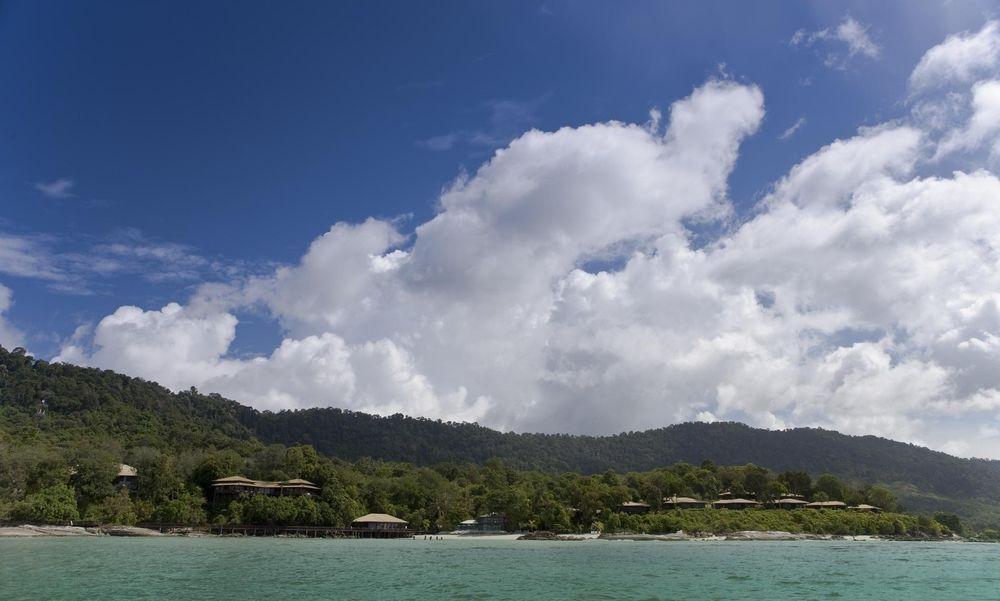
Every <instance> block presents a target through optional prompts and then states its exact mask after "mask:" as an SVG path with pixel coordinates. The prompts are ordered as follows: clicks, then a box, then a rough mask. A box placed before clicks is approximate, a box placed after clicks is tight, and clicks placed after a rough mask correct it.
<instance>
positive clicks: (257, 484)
mask: <svg viewBox="0 0 1000 601" xmlns="http://www.w3.org/2000/svg"><path fill="white" fill-rule="evenodd" d="M212 486H250V487H253V488H308V489H311V490H319V487H318V486H316V485H315V484H313V483H312V482H310V481H308V480H302V479H301V478H296V479H294V480H283V481H281V482H268V481H265V480H251V479H250V478H244V477H243V476H226V477H225V478H219V479H218V480H213V481H212Z"/></svg>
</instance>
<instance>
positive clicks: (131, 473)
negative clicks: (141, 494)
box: [115, 463, 139, 492]
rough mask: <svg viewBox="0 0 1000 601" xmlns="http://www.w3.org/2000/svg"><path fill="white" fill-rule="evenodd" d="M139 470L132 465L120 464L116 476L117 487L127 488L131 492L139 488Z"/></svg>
mask: <svg viewBox="0 0 1000 601" xmlns="http://www.w3.org/2000/svg"><path fill="white" fill-rule="evenodd" d="M138 484H139V472H138V470H136V469H135V468H134V467H132V466H131V465H126V464H124V463H119V464H118V474H117V475H116V476H115V488H127V489H128V491H129V492H135V491H137V490H139V486H138Z"/></svg>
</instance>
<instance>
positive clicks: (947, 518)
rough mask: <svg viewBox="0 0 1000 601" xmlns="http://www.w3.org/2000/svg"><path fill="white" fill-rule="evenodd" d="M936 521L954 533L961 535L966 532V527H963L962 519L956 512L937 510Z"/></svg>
mask: <svg viewBox="0 0 1000 601" xmlns="http://www.w3.org/2000/svg"><path fill="white" fill-rule="evenodd" d="M934 521H935V522H937V523H938V524H941V525H942V526H944V527H946V528H947V529H948V530H949V531H950V532H952V533H954V534H958V535H960V536H961V535H962V534H964V533H965V528H963V527H962V521H961V520H960V519H959V518H958V516H957V515H955V514H954V513H945V512H943V511H938V512H935V513H934Z"/></svg>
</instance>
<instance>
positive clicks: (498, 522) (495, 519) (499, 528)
mask: <svg viewBox="0 0 1000 601" xmlns="http://www.w3.org/2000/svg"><path fill="white" fill-rule="evenodd" d="M458 530H459V531H460V532H477V533H486V532H492V533H496V532H506V531H507V516H505V515H504V514H502V513H496V512H494V513H487V514H484V515H481V516H479V517H477V518H472V519H470V520H465V521H464V522H461V523H460V524H459V525H458Z"/></svg>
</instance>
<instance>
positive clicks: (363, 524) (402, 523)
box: [351, 513, 410, 531]
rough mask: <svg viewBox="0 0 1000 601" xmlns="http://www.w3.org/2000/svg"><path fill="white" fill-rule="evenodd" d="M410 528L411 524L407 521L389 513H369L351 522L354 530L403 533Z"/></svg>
mask: <svg viewBox="0 0 1000 601" xmlns="http://www.w3.org/2000/svg"><path fill="white" fill-rule="evenodd" d="M409 526H410V523H409V522H407V521H406V520H401V519H399V518H397V517H396V516H392V515H389V514H387V513H369V514H366V515H363V516H361V517H359V518H358V519H356V520H354V521H353V522H351V527H352V528H361V529H363V530H389V531H401V530H406V529H407V528H409Z"/></svg>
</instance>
